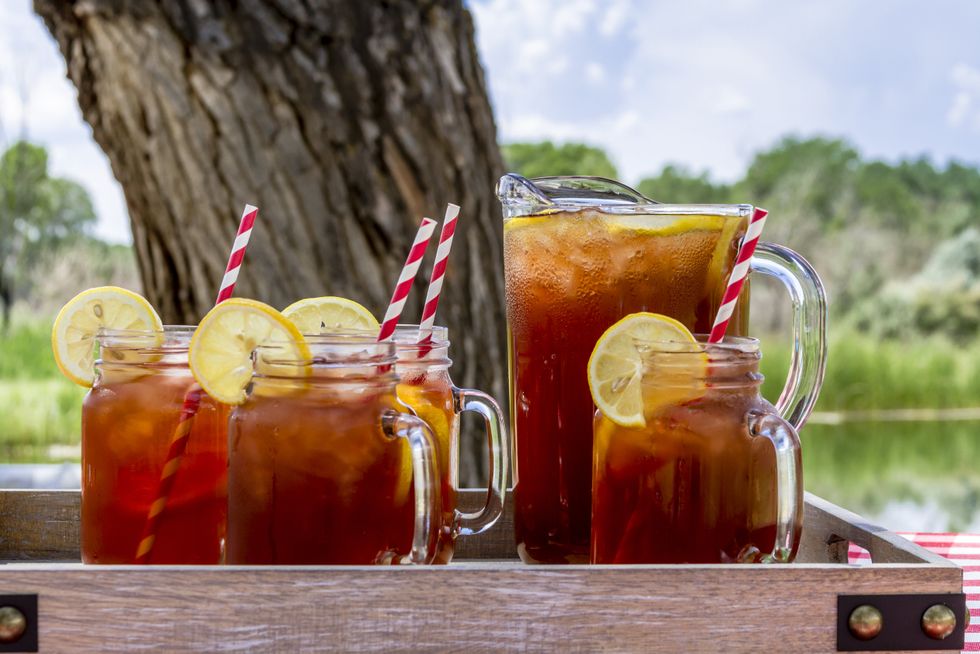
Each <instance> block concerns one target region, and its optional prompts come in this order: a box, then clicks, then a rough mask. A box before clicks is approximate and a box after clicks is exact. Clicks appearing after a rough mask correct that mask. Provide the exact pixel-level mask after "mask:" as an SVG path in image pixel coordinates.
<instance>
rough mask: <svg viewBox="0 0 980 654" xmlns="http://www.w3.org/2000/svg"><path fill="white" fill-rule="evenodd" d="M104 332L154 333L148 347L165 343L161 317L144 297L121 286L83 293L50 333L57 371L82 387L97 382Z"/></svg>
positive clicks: (68, 305)
mask: <svg viewBox="0 0 980 654" xmlns="http://www.w3.org/2000/svg"><path fill="white" fill-rule="evenodd" d="M103 328H107V329H126V330H133V331H148V332H153V333H154V336H153V337H152V338H153V339H154V342H153V343H149V342H148V343H146V346H147V347H152V346H153V345H159V344H160V343H162V342H163V333H162V332H163V323H162V322H161V321H160V316H158V315H157V312H156V311H154V310H153V307H152V306H151V305H150V303H149V302H147V301H146V298H144V297H143V296H142V295H138V294H136V293H133V292H132V291H127V290H126V289H124V288H119V287H118V286H99V287H97V288H90V289H88V290H87V291H82V292H81V293H79V294H78V295H76V296H75V297H73V298H72V299H71V300H69V301H68V303H67V304H66V305H65V306H63V307H61V311H59V312H58V317H57V318H55V319H54V327H52V329H51V349H52V350H53V351H54V360H55V362H56V363H57V364H58V368H60V369H61V372H62V373H64V375H65V376H66V377H68V379H70V380H72V381H73V382H75V383H76V384H78V385H80V386H91V385H92V382H93V381H95V336H96V334H98V332H99V330H100V329H103Z"/></svg>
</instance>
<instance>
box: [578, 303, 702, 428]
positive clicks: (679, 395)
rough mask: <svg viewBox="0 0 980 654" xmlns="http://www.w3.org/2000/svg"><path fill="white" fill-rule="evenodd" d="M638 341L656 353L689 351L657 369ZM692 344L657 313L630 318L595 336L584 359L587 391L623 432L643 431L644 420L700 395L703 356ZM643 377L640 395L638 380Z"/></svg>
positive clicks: (681, 330) (671, 321) (675, 324)
mask: <svg viewBox="0 0 980 654" xmlns="http://www.w3.org/2000/svg"><path fill="white" fill-rule="evenodd" d="M643 342H651V343H653V342H655V343H656V348H657V350H658V351H666V352H670V351H678V352H689V351H690V352H691V353H690V354H686V355H685V356H684V357H683V359H682V360H681V361H679V362H678V361H672V362H671V363H670V365H665V366H663V367H662V368H661V367H658V366H656V364H655V363H654V364H653V366H652V368H651V365H649V364H650V360H649V359H650V358H651V357H647V362H646V363H647V364H648V365H647V369H646V371H645V370H644V354H643V352H642V351H641V348H642V345H639V346H638V344H642V343H643ZM696 343H697V341H696V340H695V338H694V335H693V334H691V332H690V331H688V329H687V328H686V327H685V326H684V325H682V324H681V323H680V322H678V321H676V320H674V319H673V318H670V317H668V316H663V315H660V314H657V313H633V314H630V315H628V316H626V317H625V318H623V319H622V320H620V321H619V322H617V323H616V324H614V325H613V326H612V327H610V328H609V329H607V330H606V332H605V333H604V334H603V335H602V336H600V337H599V340H598V341H597V342H596V344H595V349H594V350H592V356H591V357H589V389H590V390H591V391H592V401H593V402H595V404H596V406H597V407H599V409H600V410H601V411H602V413H603V415H605V416H606V417H607V418H609V419H610V420H612V421H613V422H615V423H616V424H617V425H621V426H623V427H644V426H645V425H646V416H648V415H650V414H652V413H654V412H656V411H657V410H659V409H661V408H663V407H665V406H667V405H670V404H679V403H681V402H684V401H686V400H689V399H694V398H696V397H699V396H700V395H701V392H702V389H703V380H704V376H705V372H706V367H707V365H708V358H707V355H706V354H704V353H703V352H697V351H696V350H693V349H692V348H691V345H694V344H696ZM644 373H646V374H647V375H648V379H647V380H646V381H647V387H648V388H649V389H650V392H648V393H644V388H643V377H644Z"/></svg>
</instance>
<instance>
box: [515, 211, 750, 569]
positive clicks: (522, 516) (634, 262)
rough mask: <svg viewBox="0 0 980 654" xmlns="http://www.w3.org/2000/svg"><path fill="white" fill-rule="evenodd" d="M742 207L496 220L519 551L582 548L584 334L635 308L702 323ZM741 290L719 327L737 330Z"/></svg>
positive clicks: (586, 478) (570, 556)
mask: <svg viewBox="0 0 980 654" xmlns="http://www.w3.org/2000/svg"><path fill="white" fill-rule="evenodd" d="M746 215H747V214H746V213H745V212H739V211H734V212H732V213H731V215H692V214H675V215H671V214H660V215H648V214H639V213H618V212H617V207H616V206H612V207H610V211H608V212H607V211H597V210H592V209H583V210H580V211H557V212H551V213H547V214H546V215H531V216H520V217H512V218H508V219H506V220H505V223H504V268H505V276H506V298H507V325H508V344H509V349H510V385H511V404H510V410H511V415H512V425H513V430H512V433H513V434H514V450H515V459H516V465H515V480H514V502H515V509H514V511H515V512H514V520H515V524H514V528H515V532H516V537H517V544H518V551H519V553H520V556H521V558H522V559H523V560H524V561H526V562H538V563H558V562H586V561H587V560H588V557H589V536H590V510H591V506H592V494H591V488H592V484H591V477H592V414H593V410H594V407H593V404H592V398H591V396H590V393H589V385H588V380H587V376H586V366H587V363H588V360H589V355H590V354H591V353H592V349H593V347H594V346H595V344H596V341H597V340H598V338H599V337H600V336H601V335H602V333H603V332H604V331H605V330H606V329H607V328H608V327H609V326H610V325H612V324H613V323H615V322H616V321H617V320H619V319H620V318H622V317H623V316H625V315H627V314H629V313H633V312H639V311H651V312H656V313H662V314H666V315H668V316H672V317H674V318H676V319H678V320H680V321H681V322H682V323H684V324H685V325H686V326H687V327H688V328H689V329H691V330H696V331H708V330H710V328H711V322H712V320H713V318H714V314H715V312H716V310H717V308H718V305H719V303H720V301H721V298H722V295H723V293H724V289H725V284H726V281H727V279H728V276H729V274H730V272H731V269H732V265H733V262H734V258H735V253H736V251H737V247H738V242H739V239H740V238H741V236H742V234H744V230H745V228H746ZM746 296H747V290H743V297H742V300H741V301H740V302H739V304H738V307H739V308H737V309H736V315H735V316H734V317H733V319H732V322H731V324H730V327H729V331H730V333H733V334H740V333H744V331H745V328H746V324H747V320H748V317H747V311H745V310H744V309H742V308H743V307H746V306H747V305H748V299H747V297H746Z"/></svg>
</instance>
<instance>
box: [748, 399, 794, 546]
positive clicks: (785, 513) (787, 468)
mask: <svg viewBox="0 0 980 654" xmlns="http://www.w3.org/2000/svg"><path fill="white" fill-rule="evenodd" d="M746 418H747V427H748V430H749V434H750V435H751V436H753V437H755V438H759V437H762V438H766V439H768V440H769V442H771V443H772V446H773V449H775V451H776V540H775V542H774V543H773V548H772V552H770V553H769V554H763V555H762V557H761V560H762V562H763V563H788V562H789V561H790V560H791V559H792V556H793V551H794V550H795V548H796V544H797V543H796V537H797V530H796V526H797V525H798V524H800V517H801V516H800V511H801V509H802V506H803V463H802V459H801V457H800V437H799V436H798V435H797V433H796V430H795V429H793V425H791V424H790V423H789V422H788V421H786V420H783V419H782V418H780V417H779V416H777V415H774V414H771V413H764V412H761V411H750V412H749V414H748V416H747V417H746Z"/></svg>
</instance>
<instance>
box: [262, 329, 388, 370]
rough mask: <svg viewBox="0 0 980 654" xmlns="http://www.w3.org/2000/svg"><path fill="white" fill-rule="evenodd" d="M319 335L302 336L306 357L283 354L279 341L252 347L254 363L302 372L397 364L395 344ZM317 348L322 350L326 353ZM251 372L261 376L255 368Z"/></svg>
mask: <svg viewBox="0 0 980 654" xmlns="http://www.w3.org/2000/svg"><path fill="white" fill-rule="evenodd" d="M323 336H324V337H323V338H321V337H319V336H316V335H313V336H308V337H306V336H304V337H303V338H304V341H305V342H306V345H307V346H308V349H309V351H310V356H309V358H307V357H303V358H299V357H295V356H292V355H287V354H285V353H283V352H282V342H279V343H266V344H263V345H256V346H255V348H254V349H253V350H252V351H253V353H254V355H255V358H256V361H257V362H261V364H265V365H270V366H277V367H279V366H287V367H295V368H303V369H310V368H315V369H318V370H326V369H355V368H377V367H379V366H387V365H394V363H395V362H396V361H397V356H396V353H395V344H394V343H393V342H391V341H385V342H383V343H379V342H378V341H376V340H375V339H374V337H369V336H367V335H363V336H353V335H351V336H348V337H340V338H338V337H337V335H336V334H325V335H323ZM294 342H295V341H294ZM318 348H325V349H326V350H327V351H324V350H320V349H318ZM255 373H256V374H262V373H261V372H260V371H259V370H258V369H256V370H255ZM273 376H275V375H273Z"/></svg>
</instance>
